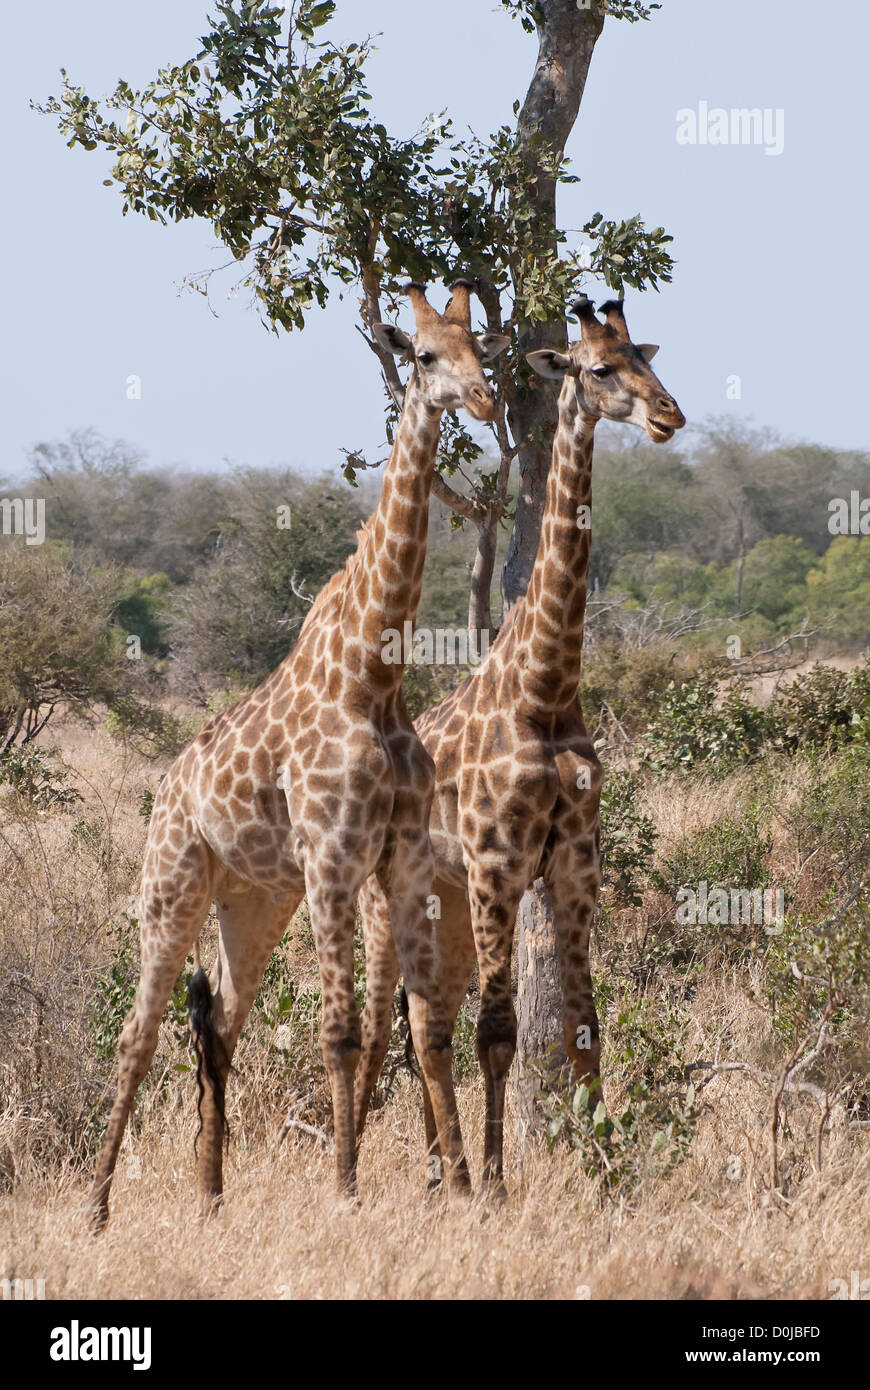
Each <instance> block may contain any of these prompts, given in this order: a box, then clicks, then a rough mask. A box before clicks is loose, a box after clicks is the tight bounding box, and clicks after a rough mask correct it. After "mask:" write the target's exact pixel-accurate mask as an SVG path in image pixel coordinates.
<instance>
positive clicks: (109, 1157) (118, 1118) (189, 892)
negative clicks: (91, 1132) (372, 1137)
mask: <svg viewBox="0 0 870 1390" xmlns="http://www.w3.org/2000/svg"><path fill="white" fill-rule="evenodd" d="M165 854H166V852H165V850H164V851H163V855H162V856H160V857H158V855H157V854H156V852H154V851H151V852H149V853H148V854H146V863H145V872H144V874H143V883H142V890H141V893H140V908H139V914H140V918H139V920H140V950H141V974H140V977H139V985H138V987H137V990H136V998H135V1000H134V1002H133V1007H132V1009H131V1010H130V1012H129V1013H128V1015H127V1017H126V1019H125V1021H124V1026H123V1029H122V1031H121V1038H120V1044H119V1049H118V1085H117V1090H116V1093H115V1099H114V1102H113V1105H112V1110H111V1114H110V1116H109V1123H108V1126H107V1128H106V1134H105V1138H104V1139H103V1146H102V1149H101V1151H100V1156H99V1159H98V1160H97V1167H96V1171H95V1174H94V1181H93V1186H92V1188H91V1193H90V1198H89V1208H90V1219H91V1225H92V1227H93V1229H94V1230H96V1231H100V1230H102V1229H103V1227H104V1226H105V1225H106V1222H107V1221H108V1216H109V1190H110V1187H111V1184H112V1176H113V1174H114V1171H115V1164H116V1162H117V1159H118V1152H119V1150H120V1147H121V1141H122V1139H123V1137H124V1130H125V1128H126V1125H127V1119H128V1117H129V1114H130V1109H131V1107H132V1105H133V1101H134V1099H135V1096H136V1092H137V1090H138V1089H139V1086H140V1085H141V1083H142V1081H143V1080H144V1079H145V1076H146V1074H147V1072H148V1068H149V1067H150V1065H151V1061H152V1059H153V1057H154V1052H155V1049H156V1047H157V1036H158V1030H159V1028H160V1021H161V1019H162V1017H163V1012H164V1009H165V1008H166V1004H167V1001H168V999H169V996H170V994H171V993H172V989H173V986H174V985H175V981H176V980H177V979H178V975H179V973H180V971H181V969H182V967H183V965H184V962H185V959H186V957H187V954H188V952H189V951H190V949H191V947H192V946H193V943H194V941H195V940H196V938H197V936H198V935H199V933H200V931H201V930H202V925H203V922H204V921H205V918H206V914H207V912H208V908H209V903H210V900H211V863H210V852H209V850H208V849H207V847H206V846H205V845H204V844H203V842H202V841H201V840H199V839H198V838H196V839H194V838H191V839H190V840H189V841H188V843H187V844H186V845H185V846H184V847H183V849H182V850H181V851H179V852H178V853H177V854H176V855H174V856H173V857H174V863H173V864H172V865H171V866H170V865H169V864H168V863H167V862H166V859H165ZM158 871H159V874H160V877H157V872H158Z"/></svg>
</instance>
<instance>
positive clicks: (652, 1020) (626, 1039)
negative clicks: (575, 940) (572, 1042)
mask: <svg viewBox="0 0 870 1390" xmlns="http://www.w3.org/2000/svg"><path fill="white" fill-rule="evenodd" d="M595 992H596V998H597V1000H598V1003H599V1010H600V1011H602V1012H603V1013H604V1014H605V1024H604V1029H603V1036H604V1038H605V1049H606V1056H605V1074H606V1075H607V1077H608V1085H609V1086H610V1085H618V1086H619V1087H620V1088H621V1089H622V1091H623V1092H624V1098H623V1101H622V1103H621V1108H619V1109H618V1110H615V1111H614V1112H613V1113H612V1114H608V1112H607V1109H606V1107H605V1105H604V1102H603V1101H601V1100H599V1099H598V1098H597V1096H596V1094H595V1092H594V1091H593V1092H591V1093H590V1089H589V1087H588V1086H586V1085H581V1086H576V1085H571V1084H568V1085H565V1086H563V1087H561V1088H557V1089H556V1090H552V1089H550V1088H551V1087H552V1080H551V1075H548V1074H547V1073H546V1072H545V1071H543V1070H541V1071H539V1075H540V1076H541V1079H542V1080H543V1081H544V1082H545V1089H544V1091H543V1092H542V1094H541V1105H542V1108H543V1110H544V1113H545V1115H546V1118H547V1142H548V1144H549V1146H550V1148H553V1147H555V1145H556V1144H558V1143H562V1144H567V1145H568V1147H569V1148H571V1149H574V1150H576V1151H577V1152H578V1153H579V1154H580V1155H581V1162H582V1165H583V1168H584V1171H585V1172H586V1173H588V1174H589V1175H590V1176H597V1177H598V1179H599V1181H600V1183H601V1186H602V1190H603V1191H604V1192H609V1191H613V1190H615V1189H616V1188H619V1189H620V1190H621V1191H623V1192H626V1191H627V1192H629V1193H630V1192H631V1191H632V1189H634V1188H636V1187H637V1186H638V1185H640V1184H641V1183H642V1182H644V1181H649V1180H653V1181H658V1180H661V1179H662V1178H664V1177H666V1176H667V1175H668V1174H669V1173H670V1172H671V1171H672V1170H673V1169H674V1168H675V1167H676V1166H677V1164H679V1163H680V1162H681V1161H682V1159H683V1158H684V1157H685V1156H686V1154H687V1153H688V1150H689V1145H690V1144H691V1142H692V1139H693V1138H694V1134H695V1128H696V1124H697V1119H698V1110H697V1109H696V1106H695V1089H694V1087H693V1086H692V1085H687V1084H686V1082H685V1080H684V1068H685V1065H686V1059H685V1057H684V1055H683V1050H682V1044H681V1033H682V1029H683V1024H684V1019H683V1016H682V1015H681V1014H680V1013H679V1012H678V1011H677V1010H676V1009H675V1008H674V1007H673V1006H670V1005H663V1004H662V1002H661V1001H660V1000H659V1001H652V1000H645V999H644V1000H633V999H631V997H630V996H629V997H628V998H625V999H623V1000H617V999H616V998H615V996H614V994H613V992H612V990H611V988H610V986H609V984H608V983H607V982H604V981H598V982H596V991H595Z"/></svg>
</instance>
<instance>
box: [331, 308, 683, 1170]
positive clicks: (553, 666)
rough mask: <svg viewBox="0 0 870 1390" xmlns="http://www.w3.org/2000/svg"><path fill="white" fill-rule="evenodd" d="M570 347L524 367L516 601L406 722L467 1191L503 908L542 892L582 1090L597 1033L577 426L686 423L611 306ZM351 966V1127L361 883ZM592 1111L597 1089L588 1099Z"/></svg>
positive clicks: (381, 1028) (376, 939) (506, 952)
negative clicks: (531, 504)
mask: <svg viewBox="0 0 870 1390" xmlns="http://www.w3.org/2000/svg"><path fill="white" fill-rule="evenodd" d="M572 307H573V310H574V312H575V313H576V314H577V316H578V318H579V320H580V327H581V336H580V339H579V341H578V342H575V343H573V344H572V345H571V346H570V348H569V351H568V352H567V353H558V352H552V351H548V350H545V351H541V352H534V353H531V354H529V362H530V365H531V366H532V367H533V368H534V369H535V371H537V372H538V373H540V374H541V375H542V376H544V377H550V378H555V379H556V380H561V382H562V386H561V391H560V395H559V412H558V424H557V429H556V434H555V437H554V441H553V461H552V465H551V469H550V474H549V478H548V482H547V496H546V504H545V510H544V517H543V522H542V527H541V537H540V543H539V546H538V552H537V556H536V559H535V564H534V568H533V571H532V575H531V579H530V582H529V586H528V589H527V592H526V594H525V596H524V597H523V598H521V599H520V600H519V601H518V602H517V603H516V604H515V605H514V607H513V608H512V609H511V611H510V613H509V614H508V616H507V619H506V621H505V623H504V624H503V626H502V628H501V630H500V632H499V634H498V637H497V638H496V640H495V642H494V643H493V645H492V647H491V648H490V650H489V654H488V658H487V660H486V661H485V662H484V664H483V665H482V666H481V667H480V668H479V669H478V670H477V671H476V672H475V673H474V674H473V675H471V676H470V677H469V678H468V679H467V680H466V681H465V682H464V683H463V684H462V685H460V686H459V688H458V689H457V690H455V691H454V692H452V693H451V694H450V695H448V696H447V697H446V698H445V699H444V700H442V701H441V703H440V704H438V705H436V706H435V707H434V708H433V709H430V710H427V711H426V712H425V713H424V714H423V715H422V716H421V717H420V718H419V719H418V721H417V725H416V727H417V731H418V733H419V735H420V737H421V739H422V741H423V744H424V746H425V748H426V751H427V752H428V753H429V754H430V756H431V757H432V759H433V760H434V763H435V778H436V787H435V798H434V802H433V808H432V819H431V824H430V834H431V838H432V845H433V849H434V851H435V857H436V864H437V872H436V881H435V885H434V891H435V893H436V894H437V895H438V898H439V899H440V910H441V917H440V920H439V921H438V922H437V923H436V926H437V933H438V951H439V956H440V960H441V987H442V1001H443V1003H444V1006H445V1007H446V1010H447V1015H448V1019H449V1027H450V1032H451V1037H452V1033H453V1028H454V1026H455V1021H456V1014H457V1011H458V1009H459V1005H460V1003H461V1002H462V999H463V998H464V996H465V993H466V990H467V988H468V984H469V981H470V979H471V975H472V971H473V969H474V965H475V963H476V964H477V966H478V969H479V975H480V992H481V1002H480V1013H479V1017H478V1022H477V1050H478V1056H479V1058H480V1062H481V1067H482V1071H483V1075H484V1079H485V1086H486V1127H485V1141H484V1181H485V1183H487V1184H488V1185H490V1186H492V1187H494V1188H500V1187H501V1185H502V1182H503V1158H502V1136H503V1117H504V1097H505V1083H506V1079H507V1073H508V1070H509V1068H510V1065H511V1062H512V1060H513V1057H514V1053H515V1050H516V1018H515V1015H514V1009H513V1004H512V1001H511V947H512V942H513V931H514V922H515V919H516V915H517V910H518V907H519V902H520V898H521V897H522V894H523V893H524V892H525V890H526V889H527V888H528V887H530V886H531V884H532V883H533V882H534V881H535V879H537V878H539V877H540V878H543V880H544V882H545V883H546V885H547V887H548V889H549V892H550V897H551V900H552V903H553V912H554V928H555V934H556V939H557V943H558V950H559V964H560V972H561V980H562V992H563V1035H564V1041H565V1048H566V1051H567V1054H568V1056H569V1058H570V1060H571V1062H572V1063H573V1067H574V1071H575V1074H576V1075H577V1077H578V1079H585V1080H587V1081H588V1082H590V1083H591V1086H592V1088H595V1086H596V1083H597V1085H598V1086H599V1087H600V1044H599V1031H598V1019H597V1017H596V1012H595V1005H594V1003H593V999H592V981H591V975H590V968H589V932H590V926H591V921H592V916H593V912H594V908H595V902H596V898H597V894H598V887H599V881H600V874H599V816H598V803H599V794H600V788H601V779H602V769H601V764H600V762H599V760H598V758H597V756H596V754H595V750H594V748H593V745H592V741H591V739H590V737H589V734H588V733H587V730H586V726H585V724H584V721H583V714H582V710H581V708H580V703H579V699H578V686H579V682H580V657H581V648H582V642H583V626H584V618H585V610H586V586H587V572H588V566H589V550H590V539H591V532H590V529H589V524H588V523H589V517H590V514H591V513H590V508H591V499H592V453H593V443H594V434H595V426H596V424H597V422H598V421H599V420H600V419H602V418H604V419H607V420H616V421H624V422H628V423H631V424H634V425H638V426H640V427H641V428H644V429H646V432H647V434H648V435H649V437H650V439H652V440H653V442H655V443H664V442H665V441H667V440H668V439H670V438H671V437H672V435H673V434H674V431H675V430H678V429H681V428H682V426H683V425H684V424H685V423H686V422H685V417H684V416H683V414H682V412H681V410H680V409H679V406H678V405H677V403H676V401H674V400H673V398H672V397H671V396H669V395H668V394H667V392H666V391H665V390H664V388H663V387H662V385H661V383H660V381H659V380H658V378H657V377H656V376H655V374H654V373H653V372H652V371H651V369H650V367H649V363H650V361H651V360H652V358H653V356H654V355H655V352H656V351H657V349H656V348H654V347H652V346H651V345H640V346H638V345H635V344H634V343H632V341H631V338H630V336H629V333H628V329H627V327H626V323H625V318H624V314H623V308H622V304H621V303H618V302H615V301H611V302H609V303H608V304H605V305H603V306H602V313H603V315H604V322H603V323H602V322H601V321H600V320H599V319H598V318H597V317H596V314H595V311H594V306H593V305H592V304H591V303H590V301H589V300H588V299H587V298H586V297H585V296H584V297H583V298H582V299H580V300H578V301H577V302H576V303H575V304H574V305H573V306H572ZM360 908H361V913H362V920H363V931H364V936H365V950H366V1003H365V1010H364V1014H363V1050H362V1059H361V1067H360V1084H359V1087H358V1091H357V1112H356V1127H357V1134H358V1136H361V1134H362V1129H363V1125H364V1122H365V1116H366V1108H367V1106H368V1102H369V1098H370V1096H371V1092H372V1088H373V1086H374V1084H375V1081H376V1079H377V1076H378V1073H379V1071H380V1067H381V1064H382V1061H383V1056H384V1052H385V1050H386V1046H387V1042H388V1038H389V1031H390V1018H391V1010H392V999H393V993H394V989H395V984H396V980H397V979H398V975H399V961H398V959H397V956H396V946H395V944H394V940H393V935H394V933H393V932H392V931H391V908H390V904H389V900H388V897H387V895H386V894H385V892H384V890H383V887H382V885H381V884H380V883H379V882H378V880H377V879H371V880H369V882H368V883H367V884H366V886H365V888H364V890H363V893H362V895H361V898H360ZM423 1091H424V1116H425V1125H426V1141H427V1148H428V1151H429V1155H430V1158H431V1157H432V1156H439V1157H440V1158H441V1160H442V1163H441V1165H436V1166H435V1169H434V1170H433V1168H432V1166H431V1165H430V1170H429V1171H430V1178H431V1179H432V1180H433V1182H436V1183H437V1181H438V1176H437V1174H438V1173H439V1172H440V1171H441V1168H442V1167H443V1166H444V1165H445V1164H446V1165H447V1167H448V1171H449V1162H450V1159H451V1155H449V1154H445V1153H444V1152H443V1150H442V1149H441V1147H440V1140H439V1127H438V1123H437V1111H436V1110H435V1108H434V1097H432V1096H430V1095H429V1093H428V1083H427V1081H426V1077H425V1071H424V1078H423ZM599 1098H600V1090H598V1092H597V1095H596V1100H597V1099H599Z"/></svg>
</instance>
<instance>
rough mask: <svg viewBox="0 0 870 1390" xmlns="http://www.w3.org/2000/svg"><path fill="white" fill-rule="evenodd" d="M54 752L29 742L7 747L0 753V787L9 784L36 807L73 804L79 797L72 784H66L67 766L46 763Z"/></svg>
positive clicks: (64, 807)
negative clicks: (60, 766) (53, 765)
mask: <svg viewBox="0 0 870 1390" xmlns="http://www.w3.org/2000/svg"><path fill="white" fill-rule="evenodd" d="M55 752H56V750H55V749H45V748H36V747H34V746H33V745H32V744H26V745H21V744H16V745H13V746H12V747H11V748H7V750H6V752H5V753H0V787H2V786H7V787H11V788H12V790H13V792H14V793H15V794H16V795H17V796H18V797H19V798H20V799H21V800H23V801H24V802H26V803H27V804H28V805H30V806H33V807H35V808H36V810H38V811H46V810H49V809H59V810H67V809H68V808H69V807H70V806H74V805H75V804H76V802H77V801H81V799H82V798H81V796H80V795H79V793H78V792H77V791H76V790H75V788H74V787H70V786H68V785H67V783H68V782H69V773H68V772H67V770H66V769H65V768H58V767H52V766H51V764H50V763H49V761H48V760H49V758H50V757H51V756H52V755H53V754H54V753H55Z"/></svg>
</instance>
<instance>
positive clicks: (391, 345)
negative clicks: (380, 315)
mask: <svg viewBox="0 0 870 1390" xmlns="http://www.w3.org/2000/svg"><path fill="white" fill-rule="evenodd" d="M372 333H373V334H374V336H375V338H376V339H377V341H378V343H380V345H381V347H382V348H383V349H384V351H385V352H392V353H394V354H395V356H396V357H404V356H405V355H406V353H410V352H413V350H414V349H413V346H412V343H411V339H410V338H409V337H408V335H407V333H403V332H402V330H401V328H397V327H396V325H395V324H394V323H373V324H372Z"/></svg>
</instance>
